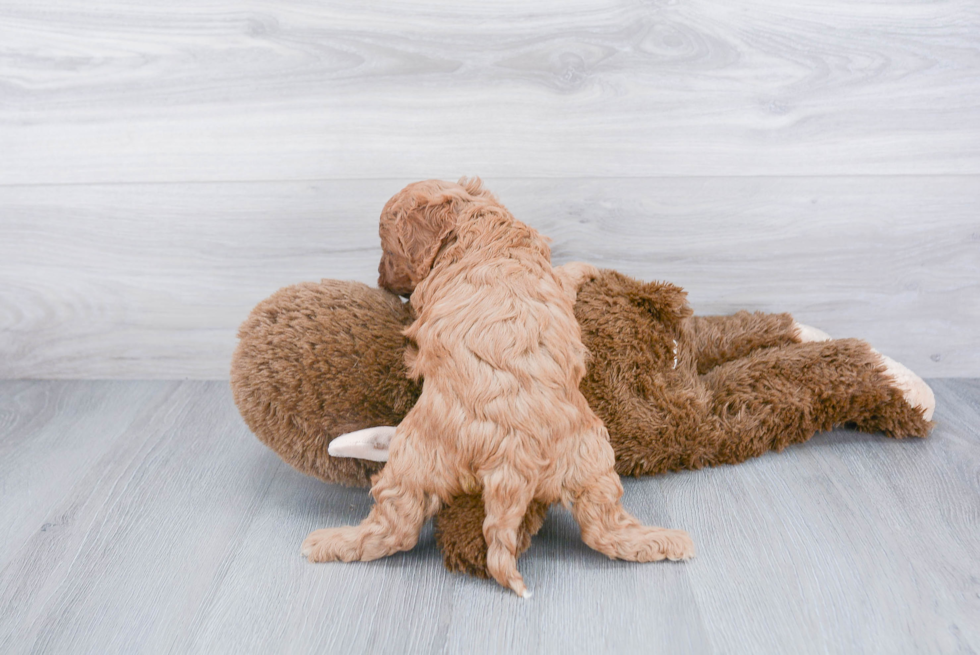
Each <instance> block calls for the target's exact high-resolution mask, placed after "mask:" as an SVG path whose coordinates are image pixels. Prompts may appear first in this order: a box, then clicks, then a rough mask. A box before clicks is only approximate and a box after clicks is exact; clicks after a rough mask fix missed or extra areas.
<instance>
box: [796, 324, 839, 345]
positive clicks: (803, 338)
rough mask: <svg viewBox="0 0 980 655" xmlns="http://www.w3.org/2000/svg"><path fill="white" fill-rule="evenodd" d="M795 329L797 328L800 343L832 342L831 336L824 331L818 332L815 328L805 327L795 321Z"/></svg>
mask: <svg viewBox="0 0 980 655" xmlns="http://www.w3.org/2000/svg"><path fill="white" fill-rule="evenodd" d="M793 327H795V328H796V338H797V339H799V340H800V343H810V342H811V341H830V335H829V334H827V333H826V332H824V331H823V330H818V329H817V328H815V327H810V326H809V325H803V324H802V323H798V322H796V321H793Z"/></svg>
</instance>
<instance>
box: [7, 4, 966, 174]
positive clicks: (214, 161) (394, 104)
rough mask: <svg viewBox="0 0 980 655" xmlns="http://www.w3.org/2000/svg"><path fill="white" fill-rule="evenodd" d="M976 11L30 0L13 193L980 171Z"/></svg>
mask: <svg viewBox="0 0 980 655" xmlns="http://www.w3.org/2000/svg"><path fill="white" fill-rule="evenodd" d="M978 111H980V8H978V5H977V4H976V3H975V2H971V1H970V0H952V1H949V2H899V1H898V0H891V1H879V2H861V3H854V2H850V1H849V0H821V1H820V2H815V1H813V0H794V1H792V2H785V1H783V0H751V1H749V2H739V3H738V5H737V6H735V5H730V4H726V3H721V2H717V1H714V0H692V1H690V2H683V3H679V2H673V1H670V0H668V1H664V2H651V3H646V2H634V1H632V0H589V1H576V2H571V3H570V2H566V1H564V0H562V1H558V0H551V1H550V2H544V3H533V4H528V3H527V2H523V1H521V2H518V1H516V0H511V1H509V2H505V3H493V4H492V5H487V4H486V3H479V4H478V3H442V2H439V3H436V2H430V1H425V0H423V1H412V2H400V1H386V2H372V3H361V2H353V1H347V2H330V3H312V2H308V1H307V0H275V1H272V0H252V1H250V2H248V3H246V4H244V5H243V4H242V3H237V2H236V3H232V2H228V1H227V0H216V1H214V2H209V3H207V4H205V5H202V4H201V3H199V2H196V1H191V0H177V1H171V0H166V1H164V0H154V1H148V2H131V1H129V0H126V1H124V0H108V1H105V2H99V3H98V4H97V5H96V4H93V3H91V2H85V1H84V0H29V1H28V0H15V1H13V2H5V3H4V5H3V7H0V152H2V153H3V156H2V157H0V184H14V183H23V184H51V183H82V182H89V183H94V182H123V181H125V182H163V181H169V182H174V181H195V182H196V181H226V180H292V179H334V178H344V179H357V178H384V177H398V178H416V179H417V178H428V177H445V176H451V175H456V174H458V172H459V171H473V172H480V173H481V174H483V175H486V176H488V177H504V176H509V177H524V176H537V177H541V176H544V177H621V176H640V177H642V176H662V175H666V176H674V175H774V174H775V175H853V174H917V175H920V174H965V173H968V174H980V120H978Z"/></svg>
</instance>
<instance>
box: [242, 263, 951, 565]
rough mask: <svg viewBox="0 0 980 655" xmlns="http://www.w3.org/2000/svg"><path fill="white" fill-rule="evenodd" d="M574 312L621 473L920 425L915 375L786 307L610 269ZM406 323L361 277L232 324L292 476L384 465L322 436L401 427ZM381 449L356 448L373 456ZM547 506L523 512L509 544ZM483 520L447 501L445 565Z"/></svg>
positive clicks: (260, 430) (923, 391) (261, 410)
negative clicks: (718, 312)
mask: <svg viewBox="0 0 980 655" xmlns="http://www.w3.org/2000/svg"><path fill="white" fill-rule="evenodd" d="M575 315H576V317H577V319H578V321H579V324H580V326H581V328H582V338H583V341H584V343H585V346H586V347H587V348H588V350H589V352H590V353H591V359H590V361H589V364H588V366H589V368H588V372H587V374H586V377H585V378H584V379H583V380H582V383H581V390H582V392H583V393H584V394H585V397H586V398H587V399H588V401H589V404H590V405H591V407H592V409H593V410H594V411H595V413H596V414H597V415H598V416H599V417H600V418H601V419H602V420H603V421H604V422H605V425H606V427H607V428H608V430H609V436H610V440H611V443H612V446H613V449H614V450H615V452H616V460H617V470H618V471H619V473H620V474H622V475H635V476H640V475H655V474H657V473H662V472H664V471H674V470H681V469H698V468H701V467H704V466H716V465H719V464H735V463H738V462H742V461H744V460H746V459H748V458H751V457H756V456H758V455H761V454H763V453H765V452H766V451H768V450H781V449H783V448H785V447H786V446H787V445H789V444H793V443H799V442H803V441H806V440H808V439H809V438H810V437H812V436H813V435H814V434H815V433H816V432H817V431H821V430H828V429H831V428H833V427H834V426H838V425H844V424H849V425H852V426H853V427H856V428H857V429H859V430H862V431H865V432H882V433H884V434H885V435H887V436H889V437H895V438H901V437H910V436H916V437H924V436H926V434H927V433H928V432H929V429H930V427H931V423H930V419H931V417H932V412H933V409H934V407H935V400H934V397H933V395H932V392H931V390H930V389H929V387H928V386H926V384H925V383H924V382H923V381H922V380H921V379H920V378H918V377H917V376H916V375H915V374H913V373H912V372H911V371H909V370H908V369H906V368H905V367H903V366H901V365H900V364H898V363H897V362H894V361H892V360H890V359H888V358H887V357H884V356H882V355H881V354H879V353H877V352H876V351H874V350H873V349H872V348H871V347H870V346H869V345H868V344H867V343H865V342H863V341H859V340H856V339H840V340H826V339H827V337H826V335H823V334H822V333H820V332H819V331H816V330H813V329H811V328H806V327H805V326H801V325H799V324H798V323H796V322H795V321H794V320H793V318H792V317H791V316H790V315H788V314H759V313H754V314H750V313H748V312H739V313H738V314H735V315H734V316H704V317H698V316H692V312H691V309H690V308H689V307H688V305H687V302H686V294H685V292H684V291H683V290H681V289H680V288H678V287H676V286H673V285H671V284H666V283H643V282H639V281H637V280H634V279H631V278H629V277H627V276H625V275H622V274H620V273H617V272H615V271H610V270H606V271H600V273H599V274H598V276H597V277H595V278H594V279H588V280H584V282H583V284H582V286H581V287H580V289H579V293H578V297H577V301H576V305H575ZM412 320H413V314H412V309H411V306H410V304H408V303H403V302H402V301H401V300H400V299H399V298H398V297H397V296H395V295H393V294H391V293H388V292H386V291H382V290H379V289H372V288H370V287H368V286H366V285H363V284H360V283H357V282H339V281H333V280H324V281H322V282H321V283H319V284H315V283H304V284H298V285H295V286H291V287H286V288H284V289H281V290H280V291H278V292H276V293H275V294H273V295H272V296H271V297H270V298H268V299H267V300H265V301H263V302H261V303H260V304H259V305H258V306H257V307H256V308H255V309H254V310H253V311H252V314H251V315H250V316H249V318H248V319H247V320H246V321H245V323H244V324H243V325H242V327H241V329H240V331H239V338H240V340H241V341H240V343H239V346H238V348H237V350H236V352H235V355H234V359H233V361H232V369H231V384H232V390H233V392H234V397H235V402H236V404H237V405H238V408H239V410H240V411H241V413H242V416H243V417H244V418H245V421H246V423H247V424H248V426H249V428H251V430H252V431H253V432H255V434H256V435H258V437H259V438H260V439H261V440H262V441H263V442H265V443H266V444H267V445H268V446H269V447H270V448H272V449H273V450H274V451H275V452H276V453H278V454H279V456H280V457H282V458H283V459H284V460H285V461H286V462H288V463H289V464H291V465H292V466H294V467H295V468H297V469H298V470H300V471H301V472H303V473H306V474H308V475H313V476H316V477H318V478H320V479H322V480H325V481H327V482H338V483H341V484H347V485H358V486H368V485H369V484H370V479H371V476H372V474H374V473H376V472H377V471H378V470H380V468H381V467H382V466H383V463H382V462H380V461H370V460H368V459H356V458H349V457H333V456H331V455H330V454H329V453H328V445H329V444H330V443H331V442H332V441H333V440H334V439H335V438H336V437H338V436H340V435H343V434H345V433H350V432H353V431H359V430H363V429H366V428H372V427H375V426H394V425H397V424H398V423H399V422H400V421H401V419H402V418H403V417H404V416H405V414H406V413H407V412H408V410H409V409H410V408H411V407H412V405H413V404H414V402H415V400H416V398H417V397H418V395H419V393H420V391H421V384H420V383H419V382H414V381H412V380H409V379H408V377H407V371H406V367H405V363H404V355H405V350H406V348H407V346H408V343H407V340H406V338H405V337H404V336H402V334H401V333H402V330H403V329H404V328H406V327H407V326H408V325H409V324H410V323H411V322H412ZM388 430H389V431H388V433H387V434H388V436H390V431H391V429H390V428H389V429H388ZM380 434H384V432H383V431H382V432H381V433H380ZM338 443H339V442H338ZM370 445H371V444H370V443H369V444H368V446H369V447H370ZM384 445H385V442H384V439H383V438H382V439H379V440H378V443H377V446H378V447H380V448H382V450H381V451H379V452H378V453H377V454H376V455H375V454H372V453H371V452H365V453H364V454H363V455H362V456H366V457H371V458H372V459H379V460H383V459H384V452H383V447H384ZM355 451H356V449H355ZM546 511H547V507H545V506H543V505H542V504H540V503H538V504H532V505H531V506H530V507H529V508H528V512H527V515H526V517H525V520H524V524H523V526H522V531H521V541H520V544H519V549H518V553H521V552H523V551H524V550H526V549H527V547H528V546H529V545H530V539H531V536H532V535H533V534H535V533H536V532H537V531H538V529H539V528H540V527H541V525H542V523H543V521H544V515H545V512H546ZM483 519H484V511H483V505H482V501H481V497H480V495H479V493H476V494H475V495H471V496H461V497H457V498H454V499H451V500H450V501H449V502H446V503H444V504H443V506H442V509H441V510H440V511H439V513H438V515H437V516H436V539H437V543H438V546H439V548H440V550H441V551H442V553H443V557H444V561H445V565H446V567H447V568H448V569H450V570H452V571H464V572H467V573H470V574H472V575H476V576H480V577H487V571H486V542H485V541H484V538H483Z"/></svg>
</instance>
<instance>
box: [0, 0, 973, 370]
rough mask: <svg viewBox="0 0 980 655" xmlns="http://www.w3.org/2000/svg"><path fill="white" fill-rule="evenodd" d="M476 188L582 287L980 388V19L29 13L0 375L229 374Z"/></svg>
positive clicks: (882, 5) (13, 156)
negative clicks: (529, 228)
mask: <svg viewBox="0 0 980 655" xmlns="http://www.w3.org/2000/svg"><path fill="white" fill-rule="evenodd" d="M463 174H469V175H473V174H477V175H481V176H483V177H484V178H485V179H486V180H487V182H488V184H489V185H490V186H491V188H493V189H494V190H496V191H497V192H498V194H499V195H500V196H501V197H502V199H503V200H504V201H505V203H506V204H508V206H509V207H510V208H511V209H512V210H513V211H514V212H515V214H517V216H518V217H520V218H522V219H523V220H525V221H526V222H528V223H530V224H532V225H534V226H536V227H538V228H539V229H541V230H543V231H545V232H546V233H547V234H549V235H551V236H552V237H553V238H554V240H555V243H554V252H555V260H556V263H562V262H564V261H568V260H572V259H583V260H587V261H592V262H594V263H596V264H599V265H602V266H608V267H615V268H617V269H619V270H621V271H623V272H626V273H629V274H632V275H636V276H639V277H643V278H647V279H668V280H671V281H673V282H676V283H678V284H681V285H683V286H685V287H686V288H687V289H688V290H689V291H690V293H691V299H692V301H693V303H694V304H695V307H696V309H697V310H698V311H699V312H702V313H722V312H730V311H734V310H736V309H740V308H748V309H758V310H764V311H791V312H794V313H795V314H796V315H797V316H798V318H799V319H800V320H802V321H804V322H807V323H811V324H813V325H816V326H818V327H821V328H823V329H825V330H827V331H829V332H831V333H832V334H834V335H835V336H858V337H863V338H866V339H869V340H870V341H872V342H873V343H874V344H875V345H876V346H877V347H878V348H879V349H880V350H882V351H884V352H886V353H888V354H890V355H892V356H894V357H895V358H897V359H899V360H901V361H904V362H905V363H906V364H908V365H909V366H911V367H912V368H913V369H914V370H916V371H918V372H919V373H921V374H923V375H926V376H980V4H977V3H976V2H973V1H972V0H949V1H946V2H925V1H916V0H877V1H871V2H865V1H857V2H855V1H854V0H819V1H817V0H744V1H740V2H736V3H733V2H726V1H724V0H717V1H713V2H712V1H707V0H690V1H685V0H665V1H662V2H625V1H609V2H602V1H598V0H581V1H575V0H571V1H570V0H560V1H559V0H555V1H553V2H537V3H528V2H526V1H525V0H521V1H519V2H517V1H513V2H497V3H468V2H437V1H436V0H424V1H421V2H418V1H406V2H371V3H360V2H325V1H321V0H317V1H314V0H274V1H273V0H246V1H241V2H233V1H232V0H203V1H202V0H193V1H192V0H166V1H164V0H147V1H144V2H133V1H132V0H129V1H128V2H115V1H113V0H101V1H100V2H97V3H93V2H89V1H88V0H11V1H8V2H4V3H3V4H2V5H0V377H5V378H224V377H226V376H227V369H228V362H229V358H230V356H231V352H232V349H233V348H234V344H235V338H234V334H235V329H236V327H237V325H238V324H239V323H240V322H241V321H242V320H243V319H244V318H245V316H246V315H247V313H248V311H249V309H250V308H251V307H252V306H253V305H254V304H255V303H256V302H258V301H259V300H261V299H262V298H263V297H265V296H267V295H268V294H269V293H271V292H272V291H274V290H275V289H276V288H278V287H280V286H283V285H287V284H291V283H294V282H298V281H301V280H310V279H313V280H316V279H320V278H348V279H357V280H361V281H364V282H368V283H373V282H374V281H375V268H376V263H377V260H378V258H379V256H380V251H379V249H378V244H377V234H376V220H377V215H378V212H379V211H380V208H381V206H382V205H383V203H384V202H385V200H386V199H387V198H388V197H389V196H390V195H391V194H392V193H394V192H395V191H397V190H398V189H399V188H400V187H401V186H402V185H403V184H405V183H406V182H409V181H412V180H416V179H422V178H428V177H445V178H455V177H457V176H459V175H463Z"/></svg>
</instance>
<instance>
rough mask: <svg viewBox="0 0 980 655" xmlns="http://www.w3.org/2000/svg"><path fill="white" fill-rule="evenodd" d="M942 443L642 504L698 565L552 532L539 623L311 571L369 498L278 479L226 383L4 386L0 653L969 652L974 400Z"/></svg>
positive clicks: (479, 596)
mask: <svg viewBox="0 0 980 655" xmlns="http://www.w3.org/2000/svg"><path fill="white" fill-rule="evenodd" d="M933 385H934V388H935V390H936V393H937V397H938V399H939V408H938V410H937V413H936V420H937V423H938V427H937V429H936V431H935V432H934V433H933V435H932V437H931V438H930V439H928V440H925V441H905V442H898V441H891V440H888V439H886V438H884V437H881V436H876V435H864V434H859V433H856V432H851V431H846V430H840V431H836V432H833V433H830V434H824V435H819V436H818V437H817V438H816V439H814V440H813V441H811V442H810V443H808V444H804V445H801V446H797V447H792V448H789V449H787V450H786V451H784V452H783V453H780V454H771V455H769V456H766V457H763V458H760V459H758V460H755V461H752V462H748V463H746V464H743V465H740V466H736V467H723V468H718V469H711V470H705V471H699V472H689V473H680V474H674V475H666V476H661V477H657V478H645V479H640V480H627V481H625V486H626V496H625V499H624V502H625V504H626V506H627V507H629V508H630V509H631V510H632V511H633V512H635V513H636V514H637V516H639V517H640V518H641V519H642V520H644V521H646V522H649V523H658V524H663V525H668V526H672V527H683V528H686V529H688V530H690V532H691V533H692V535H693V536H694V538H695V540H696V542H697V545H698V549H699V550H698V556H697V558H696V559H694V560H692V561H690V562H687V563H666V564H647V565H637V564H629V563H622V562H613V561H610V560H607V559H605V558H604V557H602V556H600V555H598V554H596V553H594V552H592V551H590V550H589V549H588V548H586V547H585V546H584V545H583V544H582V542H581V541H580V539H579V537H578V534H577V532H578V531H577V528H576V527H575V524H574V522H573V521H572V520H571V518H570V515H569V514H568V513H567V512H565V511H564V510H554V511H553V512H552V514H551V516H550V517H549V519H548V522H547V523H546V525H545V527H544V528H543V530H542V532H541V534H540V535H539V537H538V538H537V539H536V541H535V542H534V544H533V546H532V548H531V550H530V551H529V552H528V553H527V554H526V555H525V556H524V557H523V558H522V559H521V568H522V570H523V572H524V574H525V577H526V579H527V580H528V582H529V584H530V586H531V588H532V589H533V590H534V592H535V595H534V597H533V598H532V599H531V600H530V601H522V600H519V599H517V598H516V597H514V596H513V595H511V594H509V593H507V592H505V591H504V590H502V589H501V588H499V587H497V586H496V585H494V584H491V583H488V582H486V581H480V580H475V579H471V578H466V577H462V576H455V575H450V574H449V573H447V572H446V571H445V570H444V569H443V567H442V562H441V560H440V558H439V555H438V552H437V551H436V549H435V545H434V542H433V539H432V535H431V529H427V531H426V533H425V534H424V535H423V538H422V540H421V543H420V545H419V546H418V547H417V548H416V549H415V550H413V551H411V552H409V553H404V554H401V555H397V556H394V557H391V558H388V559H385V560H382V561H378V562H373V563H368V564H347V565H345V564H329V565H312V564H308V563H307V562H306V561H305V560H303V559H302V558H301V557H300V555H299V544H300V542H301V541H302V539H303V537H305V535H306V534H307V533H308V532H309V531H310V530H311V529H314V528H317V527H326V526H333V525H340V524H344V523H350V522H354V521H357V520H359V519H360V518H361V517H363V516H364V515H365V514H366V513H367V511H368V507H369V498H368V496H367V494H366V493H365V491H364V490H360V489H346V488H343V487H336V486H329V485H325V484H322V483H320V482H318V481H316V480H313V479H310V478H306V477H304V476H302V475H300V474H299V473H297V472H295V471H293V470H292V469H290V468H289V467H288V466H286V465H284V464H282V463H281V462H280V461H279V460H278V459H277V458H276V457H275V455H273V454H272V452H270V451H268V450H266V449H265V448H264V447H263V446H262V445H261V444H260V443H259V442H258V441H257V440H256V439H255V438H254V437H253V436H252V435H251V434H250V433H249V432H248V430H247V429H246V427H245V426H244V424H243V423H242V421H241V420H240V418H239V417H238V414H237V412H236V410H235V407H234V405H233V403H232V400H231V394H230V392H229V389H228V387H227V384H226V383H224V382H165V381H155V382H122V381H115V382H50V381H49V382H37V381H8V382H0V497H2V503H0V652H3V653H22V652H46V653H135V652H141V653H156V652H180V653H184V652H202V653H223V652H255V653H268V652H290V653H304V652H317V653H325V652H344V653H360V652H375V653H380V652H397V653H402V652H440V653H462V652H465V653H479V652H504V651H520V652H528V653H532V652H533V653H538V652H562V653H572V652H598V651H603V650H608V651H616V652H633V651H638V650H642V651H645V652H696V653H723V652H724V653H809V652H814V653H817V652H820V653H823V652H881V653H903V652H943V653H945V652H975V651H976V650H978V649H980V476H978V471H980V430H978V427H977V426H978V425H980V380H964V379H959V380H952V379H938V380H933Z"/></svg>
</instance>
